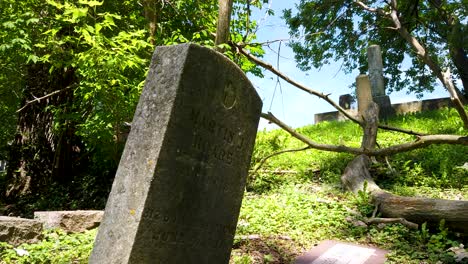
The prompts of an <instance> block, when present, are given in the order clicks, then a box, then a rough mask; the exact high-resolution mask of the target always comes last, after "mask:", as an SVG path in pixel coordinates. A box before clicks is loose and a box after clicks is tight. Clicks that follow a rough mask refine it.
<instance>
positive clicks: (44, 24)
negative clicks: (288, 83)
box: [0, 0, 263, 206]
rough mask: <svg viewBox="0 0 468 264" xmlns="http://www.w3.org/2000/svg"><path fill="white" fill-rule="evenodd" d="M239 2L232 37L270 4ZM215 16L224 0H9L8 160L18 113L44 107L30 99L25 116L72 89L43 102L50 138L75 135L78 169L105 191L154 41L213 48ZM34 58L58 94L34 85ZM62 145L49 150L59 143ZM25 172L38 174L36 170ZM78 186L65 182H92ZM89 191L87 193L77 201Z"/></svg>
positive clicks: (5, 61)
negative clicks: (30, 81)
mask: <svg viewBox="0 0 468 264" xmlns="http://www.w3.org/2000/svg"><path fill="white" fill-rule="evenodd" d="M235 3H236V4H235V9H234V15H233V19H232V25H231V39H232V40H233V41H238V40H239V39H242V40H245V41H252V40H254V39H255V32H254V31H252V27H254V26H255V21H251V20H250V18H249V17H250V12H251V10H250V9H245V8H243V7H244V6H245V5H247V3H250V5H251V6H252V7H255V8H261V7H262V3H260V2H259V1H253V2H252V1H245V0H240V1H235ZM216 20H217V1H216V0H210V1H184V0H177V1H171V3H170V4H169V3H166V2H165V1H143V2H142V3H140V2H138V1H87V0H85V1H56V0H47V1H38V0H27V1H13V0H5V1H1V3H0V96H1V100H0V117H1V120H2V122H5V124H4V125H3V126H2V128H0V159H6V158H7V154H8V142H10V141H11V140H12V139H13V137H14V135H15V129H16V128H17V127H16V121H17V119H18V115H20V117H21V116H24V115H26V114H27V113H28V111H30V109H31V108H33V106H37V104H35V103H33V104H31V105H29V106H26V107H25V108H24V109H23V110H22V112H20V113H17V112H16V110H17V109H19V108H20V107H22V106H24V105H25V104H26V103H27V102H28V101H30V100H33V99H34V97H40V96H47V95H48V94H49V95H50V92H54V93H56V94H53V95H50V96H51V97H49V98H47V99H43V100H42V101H41V102H42V103H44V102H45V101H49V99H52V98H60V96H61V95H62V94H63V93H62V92H63V91H71V93H72V95H70V97H71V99H70V100H68V101H63V102H60V103H58V104H56V105H54V104H48V105H47V104H44V105H47V106H46V107H44V109H39V111H40V112H44V113H51V115H52V116H53V120H52V122H51V124H47V127H52V128H53V131H52V132H53V133H52V134H53V135H48V137H50V139H49V140H50V141H57V140H58V138H60V137H61V135H62V134H64V133H65V132H69V134H68V136H69V137H73V138H77V140H76V141H77V142H74V143H76V145H75V146H74V149H73V151H75V152H77V153H78V154H77V155H76V156H79V159H80V162H81V163H80V164H85V165H83V167H86V171H78V172H76V173H77V174H79V177H82V178H89V177H88V176H87V175H92V174H94V175H95V176H94V177H97V178H102V179H100V180H93V181H91V182H93V183H95V184H96V185H94V186H93V187H94V188H98V189H106V190H107V189H108V188H107V186H108V185H109V181H108V178H109V177H110V178H111V177H112V176H113V174H114V172H115V169H116V166H117V164H118V161H119V159H120V154H121V151H122V149H123V145H124V143H125V139H126V135H127V134H128V132H129V129H130V128H129V126H128V125H127V123H128V122H130V121H131V120H132V117H133V113H134V110H135V107H136V104H137V101H138V99H139V96H140V93H141V90H142V87H143V84H144V79H145V76H146V73H147V71H148V66H149V64H150V59H151V55H152V52H153V50H154V46H155V45H156V46H157V45H173V44H179V43H185V42H195V43H198V44H200V45H203V46H206V47H210V48H214V37H213V35H214V34H215V31H216ZM245 21H250V22H249V23H247V24H246V23H245ZM246 48H247V49H250V51H251V52H252V53H253V54H256V55H258V56H261V55H262V54H263V50H262V48H261V47H259V46H254V47H246ZM226 55H227V56H228V57H230V58H231V59H232V60H233V61H234V62H236V63H237V64H238V65H239V66H240V67H241V68H242V69H243V70H245V71H249V72H252V73H253V74H256V75H261V71H260V69H259V68H258V67H257V66H256V65H253V64H252V63H251V62H250V61H248V60H247V59H245V58H244V57H243V56H240V55H239V54H237V53H235V52H233V51H232V50H230V48H229V49H226ZM34 65H41V66H42V67H43V68H44V69H45V70H44V72H45V73H46V74H47V72H48V73H49V74H50V76H45V77H44V79H47V78H49V79H52V80H51V83H53V84H54V90H53V91H49V90H47V89H48V88H49V87H43V88H44V89H43V91H37V92H36V91H34V92H31V91H29V90H28V87H27V86H26V81H25V79H26V78H27V77H29V75H31V74H35V73H31V69H34V67H33V66H34ZM65 73H71V74H70V75H71V79H72V80H71V83H70V84H61V83H60V81H57V80H56V78H54V76H61V75H65ZM38 86H39V85H38ZM39 87H40V86H39ZM20 120H21V119H20ZM31 122H32V121H31ZM42 125H44V124H42ZM31 126H33V127H34V124H31ZM39 127H40V126H39ZM16 132H17V133H18V134H21V133H23V132H24V131H20V130H18V131H16ZM35 133H37V132H35ZM70 134H72V135H70ZM21 136H24V137H26V138H27V135H21ZM68 140H69V138H68ZM54 143H55V142H54ZM54 143H51V145H52V148H51V149H55V148H54ZM25 144H27V143H25ZM58 144H59V143H57V145H58ZM24 147H25V148H28V147H29V146H24ZM31 147H32V148H34V147H35V146H31ZM44 152H45V151H44ZM47 154H50V153H47ZM38 155H42V153H39V154H38ZM52 156H54V153H52ZM42 160H47V159H42ZM26 162H30V161H29V160H26ZM48 163H49V162H48ZM47 165H49V164H47ZM26 166H28V164H27V165H26ZM30 167H33V166H30ZM36 167H37V166H36ZM43 171H47V170H46V169H44V170H43ZM27 173H28V174H32V175H34V177H39V176H36V175H38V174H39V173H37V172H33V171H31V172H29V171H28V172H27ZM43 174H47V172H44V173H43ZM75 179H76V177H75ZM35 180H36V179H35V178H34V179H33V181H35ZM41 180H42V179H40V180H38V181H41ZM42 182H46V180H43V181H42ZM79 183H83V184H85V183H84V181H82V180H80V179H77V180H75V181H74V182H73V183H71V184H72V185H73V184H74V185H75V186H72V187H70V188H69V186H68V187H64V188H65V189H67V188H69V189H70V190H71V189H81V190H83V189H85V190H92V189H93V188H89V186H83V187H80V186H76V185H77V184H79ZM101 184H104V186H102V185H101ZM50 186H52V185H50ZM51 188H56V187H51ZM61 190H62V189H61ZM87 193H88V192H87ZM33 196H34V195H33ZM83 196H86V195H83ZM35 198H37V197H35V196H34V197H32V198H31V199H35ZM88 198H90V197H85V198H83V199H81V198H80V202H79V204H81V200H88ZM28 199H29V198H28ZM94 199H97V197H95V198H94ZM101 204H102V203H101V202H99V203H98V204H95V205H96V206H101Z"/></svg>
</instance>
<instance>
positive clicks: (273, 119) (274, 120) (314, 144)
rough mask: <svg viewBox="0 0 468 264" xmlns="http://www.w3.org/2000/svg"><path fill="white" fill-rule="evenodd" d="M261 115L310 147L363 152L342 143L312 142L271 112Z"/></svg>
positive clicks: (355, 152) (334, 150)
mask: <svg viewBox="0 0 468 264" xmlns="http://www.w3.org/2000/svg"><path fill="white" fill-rule="evenodd" d="M260 116H261V117H263V118H265V119H267V120H268V121H270V122H272V123H275V124H276V125H278V126H279V127H281V128H282V129H283V130H285V131H286V132H288V133H289V134H290V135H291V136H293V137H295V138H297V139H299V140H300V141H302V142H304V143H306V144H307V145H309V146H310V147H311V148H314V149H318V150H326V151H333V152H347V153H351V154H357V155H358V154H361V153H362V152H363V150H362V149H360V148H351V147H347V146H343V145H339V146H337V145H327V144H320V143H317V142H314V141H312V140H310V139H308V138H307V137H305V136H304V135H301V134H299V133H297V132H296V131H295V130H294V129H292V128H291V127H289V126H288V125H286V124H285V123H283V122H281V121H280V120H279V119H278V118H276V117H275V116H274V115H273V114H272V113H270V112H268V114H265V113H262V114H261V115H260Z"/></svg>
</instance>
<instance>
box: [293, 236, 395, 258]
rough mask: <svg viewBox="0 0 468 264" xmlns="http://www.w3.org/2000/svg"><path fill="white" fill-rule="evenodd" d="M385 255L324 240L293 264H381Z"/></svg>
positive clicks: (351, 245)
mask: <svg viewBox="0 0 468 264" xmlns="http://www.w3.org/2000/svg"><path fill="white" fill-rule="evenodd" d="M387 253H388V251H386V250H382V249H379V248H373V247H364V246H358V245H353V244H348V243H342V242H338V241H333V240H325V241H324V242H322V243H320V244H319V245H318V246H317V247H315V248H313V249H312V250H311V251H309V252H307V253H306V254H305V255H303V256H300V257H299V258H297V259H296V261H295V262H294V264H383V263H384V262H385V260H386V257H385V254H387Z"/></svg>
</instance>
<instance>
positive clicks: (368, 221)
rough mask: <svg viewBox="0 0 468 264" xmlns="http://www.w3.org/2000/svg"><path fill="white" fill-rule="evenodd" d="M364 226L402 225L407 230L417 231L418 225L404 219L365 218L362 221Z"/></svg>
mask: <svg viewBox="0 0 468 264" xmlns="http://www.w3.org/2000/svg"><path fill="white" fill-rule="evenodd" d="M364 222H366V224H394V223H399V224H402V225H404V226H406V227H408V228H409V229H416V230H417V229H418V224H416V223H413V222H410V221H408V220H406V219H404V218H367V219H365V220H364Z"/></svg>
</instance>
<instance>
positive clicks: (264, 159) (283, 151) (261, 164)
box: [250, 146, 311, 175]
mask: <svg viewBox="0 0 468 264" xmlns="http://www.w3.org/2000/svg"><path fill="white" fill-rule="evenodd" d="M310 148H311V147H310V146H307V147H303V148H300V149H285V150H281V151H278V152H275V153H272V154H270V155H268V156H266V157H264V158H263V159H262V160H261V161H260V162H259V164H258V166H257V167H256V168H255V169H254V170H253V171H252V173H251V174H250V175H253V174H255V173H257V171H258V170H259V169H260V168H261V167H262V166H263V164H265V162H266V161H267V160H268V159H269V158H272V157H274V156H278V155H281V154H284V153H288V152H298V151H303V150H306V149H310Z"/></svg>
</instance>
